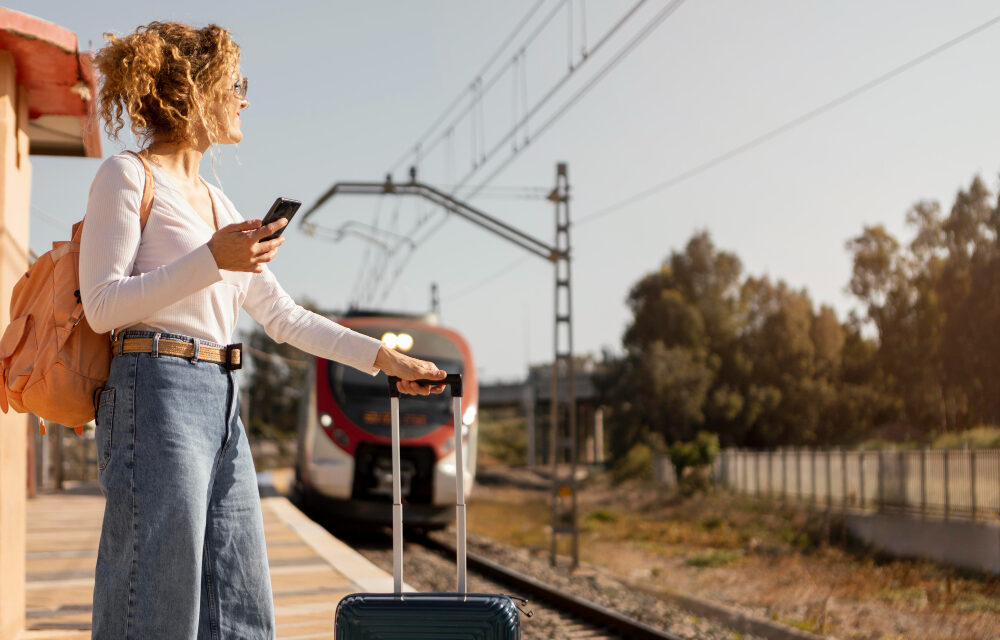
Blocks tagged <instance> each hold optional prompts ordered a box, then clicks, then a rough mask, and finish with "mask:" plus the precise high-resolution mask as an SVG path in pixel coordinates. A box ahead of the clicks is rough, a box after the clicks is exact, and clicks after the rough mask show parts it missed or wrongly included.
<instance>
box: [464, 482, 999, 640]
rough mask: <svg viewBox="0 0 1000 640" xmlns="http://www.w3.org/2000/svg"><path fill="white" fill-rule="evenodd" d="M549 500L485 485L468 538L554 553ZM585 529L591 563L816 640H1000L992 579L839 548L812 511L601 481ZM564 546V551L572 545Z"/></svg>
mask: <svg viewBox="0 0 1000 640" xmlns="http://www.w3.org/2000/svg"><path fill="white" fill-rule="evenodd" d="M548 500H549V494H548V492H546V491H529V490H521V489H511V488H498V487H477V489H476V495H475V496H474V497H473V499H472V500H471V501H470V504H469V528H470V531H474V532H477V533H481V534H483V535H486V536H489V537H492V538H494V539H497V540H500V541H502V542H506V543H509V544H515V545H518V546H523V547H532V548H539V549H547V548H548V545H549V531H550V529H549V528H548V524H549V521H550V517H551V510H550V506H549V502H548ZM580 524H581V535H580V554H581V560H582V561H583V562H585V563H589V564H593V565H598V566H601V567H604V568H606V569H608V570H610V571H612V572H613V573H615V574H617V575H619V576H621V577H623V578H627V579H631V580H633V581H636V582H639V583H641V584H643V585H645V586H648V587H652V588H658V589H667V590H672V591H678V592H684V593H689V594H694V595H698V596H700V597H704V598H709V599H713V600H716V601H722V602H725V603H726V604H729V605H731V606H737V607H740V608H742V609H744V610H747V611H750V612H753V613H756V614H758V615H761V616H764V617H768V618H772V619H775V620H778V621H781V622H784V623H785V624H789V625H790V626H794V627H797V628H800V629H805V630H808V631H812V632H814V633H824V634H832V635H834V636H836V637H838V638H856V639H864V640H881V639H886V640H889V639H892V640H895V639H896V638H907V639H910V638H913V639H927V640H931V639H934V640H937V639H944V638H949V639H962V640H979V639H982V640H986V639H987V638H991V639H992V638H997V637H1000V631H998V630H1000V584H998V581H997V580H996V579H995V578H987V577H983V576H974V575H970V574H967V573H963V572H961V571H957V570H952V569H947V568H943V567H939V566H937V565H934V564H932V563H930V562H922V561H905V560H887V559H884V558H879V557H877V556H875V555H872V554H870V553H866V552H864V551H862V550H857V549H854V550H848V549H845V548H842V547H840V546H835V545H830V544H828V543H827V539H828V534H829V531H830V522H828V521H825V520H824V518H823V517H822V515H818V514H811V513H810V512H808V511H807V510H805V509H801V508H795V507H780V506H776V505H773V504H770V503H766V502H762V501H755V500H751V499H748V498H744V497H739V496H733V495H729V494H715V495H708V496H701V497H696V498H692V499H680V498H676V497H673V496H668V495H663V494H661V493H660V492H658V491H657V490H656V489H655V488H650V487H644V486H642V485H638V484H631V485H625V486H621V487H614V486H612V485H610V484H609V483H608V482H607V481H606V480H605V479H598V480H596V481H595V482H593V483H591V484H590V485H588V486H587V487H585V488H584V489H583V490H582V491H581V493H580ZM833 529H834V531H836V530H837V527H836V525H835V524H834V525H833ZM562 538H563V540H562V542H563V543H564V544H562V545H561V546H560V549H561V551H562V552H566V551H568V542H569V540H568V537H565V536H564V537H562Z"/></svg>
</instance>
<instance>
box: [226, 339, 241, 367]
mask: <svg viewBox="0 0 1000 640" xmlns="http://www.w3.org/2000/svg"><path fill="white" fill-rule="evenodd" d="M234 355H235V358H234ZM225 366H226V370H227V371H236V370H237V369H242V368H243V343H242V342H234V343H233V344H227V345H226V362H225Z"/></svg>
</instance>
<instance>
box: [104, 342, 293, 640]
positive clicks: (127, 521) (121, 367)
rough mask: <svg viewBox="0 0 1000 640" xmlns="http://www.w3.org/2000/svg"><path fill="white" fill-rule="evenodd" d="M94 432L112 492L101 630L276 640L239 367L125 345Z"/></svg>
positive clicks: (121, 638)
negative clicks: (242, 415)
mask: <svg viewBox="0 0 1000 640" xmlns="http://www.w3.org/2000/svg"><path fill="white" fill-rule="evenodd" d="M153 335H154V333H153V332H150V331H133V330H129V331H125V332H122V336H123V337H152V336H153ZM163 338H180V339H186V340H188V341H192V339H190V338H184V337H183V336H175V335H171V334H160V339H163ZM157 344H158V343H157ZM201 344H202V345H205V344H212V346H218V345H215V344H213V343H207V342H201ZM95 439H96V441H97V459H98V479H99V482H100V486H101V491H102V493H103V494H104V495H105V497H106V499H107V501H106V506H105V509H104V522H103V526H102V528H101V540H100V547H99V549H98V555H97V567H96V570H95V581H94V608H93V626H92V638H94V640H188V639H190V640H273V639H274V638H275V637H276V636H275V622H274V603H273V599H272V593H271V578H270V572H269V570H268V562H267V549H266V546H265V539H264V521H263V517H262V514H261V502H260V496H259V494H258V491H257V479H256V473H255V469H254V465H253V459H252V458H251V456H250V446H249V442H248V441H247V436H246V431H245V430H244V428H243V423H242V422H241V421H240V417H239V386H238V379H237V373H236V372H234V371H229V370H227V369H226V368H225V367H224V366H223V365H221V364H216V363H212V362H205V361H193V359H187V358H178V357H175V356H170V355H165V354H158V353H157V354H153V353H125V354H121V355H116V356H115V357H114V359H113V360H112V364H111V374H110V377H109V378H108V382H107V383H106V385H105V389H104V391H103V392H101V394H100V396H99V399H98V411H97V430H96V433H95Z"/></svg>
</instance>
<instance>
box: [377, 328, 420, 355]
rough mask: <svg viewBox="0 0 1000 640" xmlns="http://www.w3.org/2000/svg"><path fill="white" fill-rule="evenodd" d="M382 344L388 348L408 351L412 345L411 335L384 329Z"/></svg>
mask: <svg viewBox="0 0 1000 640" xmlns="http://www.w3.org/2000/svg"><path fill="white" fill-rule="evenodd" d="M382 344H384V345H385V346H387V347H389V348H390V349H399V350H400V351H409V350H410V348H411V347H413V336H411V335H410V334H408V333H400V334H396V333H393V332H392V331H386V332H385V333H383V334H382Z"/></svg>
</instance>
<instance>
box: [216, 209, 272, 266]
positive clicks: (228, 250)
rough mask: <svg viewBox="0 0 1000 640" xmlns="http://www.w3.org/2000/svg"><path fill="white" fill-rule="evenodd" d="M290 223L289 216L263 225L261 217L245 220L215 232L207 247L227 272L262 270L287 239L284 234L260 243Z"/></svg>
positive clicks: (217, 264)
mask: <svg viewBox="0 0 1000 640" xmlns="http://www.w3.org/2000/svg"><path fill="white" fill-rule="evenodd" d="M287 224H288V219H287V218H278V219H277V220H275V221H274V222H272V223H271V224H269V225H266V226H261V221H260V220H244V221H243V222H234V223H233V224H230V225H226V226H224V227H222V228H221V229H219V230H218V231H216V232H215V233H214V234H213V235H212V239H211V240H209V241H208V249H209V251H211V252H212V257H214V258H215V264H216V266H218V267H219V268H220V269H225V270H226V271H252V272H254V273H260V272H261V271H263V270H264V264H263V263H265V262H270V261H271V260H273V259H274V256H276V255H277V254H278V247H280V246H281V243H283V242H284V241H285V240H284V238H282V237H281V236H279V237H277V238H275V239H274V240H268V241H267V242H257V241H258V240H260V239H261V238H266V237H267V236H269V235H271V234H272V233H274V232H275V231H277V230H278V229H281V228H282V227H284V226H285V225H287Z"/></svg>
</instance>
